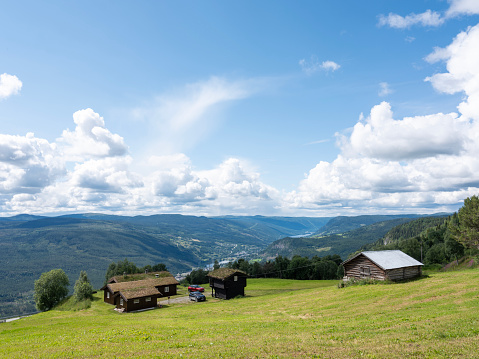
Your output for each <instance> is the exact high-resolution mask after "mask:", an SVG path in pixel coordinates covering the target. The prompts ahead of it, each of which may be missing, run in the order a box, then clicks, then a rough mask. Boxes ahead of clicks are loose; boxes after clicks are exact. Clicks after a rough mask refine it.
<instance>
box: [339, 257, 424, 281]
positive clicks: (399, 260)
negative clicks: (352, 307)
mask: <svg viewBox="0 0 479 359" xmlns="http://www.w3.org/2000/svg"><path fill="white" fill-rule="evenodd" d="M342 265H343V267H344V278H343V279H344V280H349V279H352V278H356V279H363V278H371V279H378V280H386V279H389V280H401V279H409V278H414V277H418V276H420V275H422V266H423V264H422V263H421V262H419V261H417V260H415V259H414V258H412V257H411V256H408V255H407V254H406V253H404V252H402V251H399V250H388V251H366V252H362V253H359V254H357V255H355V256H354V257H352V258H350V259H348V260H346V261H344V262H343V263H342Z"/></svg>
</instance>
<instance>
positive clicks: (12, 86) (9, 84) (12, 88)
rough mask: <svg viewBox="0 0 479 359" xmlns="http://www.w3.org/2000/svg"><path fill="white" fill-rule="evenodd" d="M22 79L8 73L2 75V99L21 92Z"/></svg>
mask: <svg viewBox="0 0 479 359" xmlns="http://www.w3.org/2000/svg"><path fill="white" fill-rule="evenodd" d="M22 85H23V84H22V81H20V80H19V79H18V77H17V76H15V75H9V74H7V73H4V74H1V75H0V99H3V98H7V97H10V96H12V95H16V94H18V93H20V90H21V89H22Z"/></svg>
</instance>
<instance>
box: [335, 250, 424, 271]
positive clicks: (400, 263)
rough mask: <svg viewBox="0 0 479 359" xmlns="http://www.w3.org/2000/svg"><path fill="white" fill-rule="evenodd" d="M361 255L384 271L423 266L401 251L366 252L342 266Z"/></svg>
mask: <svg viewBox="0 0 479 359" xmlns="http://www.w3.org/2000/svg"><path fill="white" fill-rule="evenodd" d="M360 255H363V256H365V257H366V258H368V259H369V260H370V261H372V262H374V263H375V264H377V265H378V266H379V267H381V268H382V269H384V270H387V269H395V268H404V267H414V266H422V265H423V264H422V263H421V262H419V261H417V260H415V259H414V258H413V257H411V256H408V255H407V254H406V253H404V252H402V251H400V250H389V251H365V252H361V253H359V254H357V255H355V256H354V257H352V258H350V259H348V260H346V261H344V262H343V263H342V264H343V265H344V264H345V263H347V262H350V261H351V260H353V259H354V258H356V257H358V256H360Z"/></svg>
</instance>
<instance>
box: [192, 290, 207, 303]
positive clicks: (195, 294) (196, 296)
mask: <svg viewBox="0 0 479 359" xmlns="http://www.w3.org/2000/svg"><path fill="white" fill-rule="evenodd" d="M190 300H194V301H195V302H204V301H205V300H206V297H205V295H204V294H203V293H201V292H190Z"/></svg>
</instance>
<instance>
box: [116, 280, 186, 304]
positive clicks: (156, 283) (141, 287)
mask: <svg viewBox="0 0 479 359" xmlns="http://www.w3.org/2000/svg"><path fill="white" fill-rule="evenodd" d="M172 284H179V282H178V281H177V280H176V279H175V277H169V276H168V277H160V278H150V279H143V280H136V281H129V282H122V283H110V284H107V287H108V288H109V289H110V290H111V291H112V292H113V293H117V292H119V293H120V294H121V295H122V296H123V297H124V298H125V299H130V298H139V297H145V296H149V295H155V294H162V293H161V292H160V291H159V290H158V289H157V288H156V287H160V286H164V285H172Z"/></svg>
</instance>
